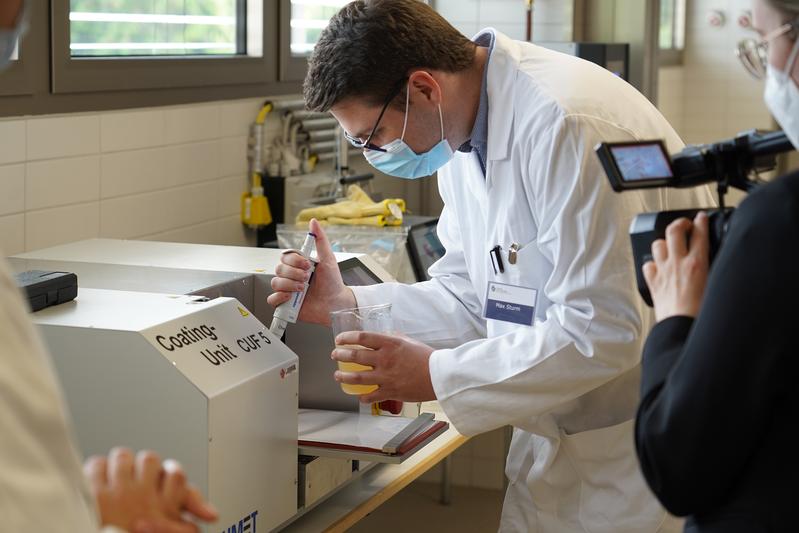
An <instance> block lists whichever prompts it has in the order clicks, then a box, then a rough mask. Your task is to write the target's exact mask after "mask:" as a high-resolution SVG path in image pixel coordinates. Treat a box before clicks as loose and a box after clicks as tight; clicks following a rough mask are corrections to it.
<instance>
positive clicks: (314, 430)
mask: <svg viewBox="0 0 799 533" xmlns="http://www.w3.org/2000/svg"><path fill="white" fill-rule="evenodd" d="M411 422H413V419H412V418H405V417H401V416H372V415H362V414H359V413H344V412H341V411H321V410H315V409H300V418H299V437H300V440H302V441H308V442H319V443H327V444H338V445H343V446H357V447H360V448H371V449H374V450H377V451H380V450H382V449H383V446H385V445H386V443H387V442H388V441H390V440H391V439H392V438H394V436H395V435H396V434H397V433H399V432H400V431H402V430H403V429H405V427H406V426H407V425H408V424H410V423H411Z"/></svg>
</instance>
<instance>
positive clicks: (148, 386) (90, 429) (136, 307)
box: [33, 288, 299, 531]
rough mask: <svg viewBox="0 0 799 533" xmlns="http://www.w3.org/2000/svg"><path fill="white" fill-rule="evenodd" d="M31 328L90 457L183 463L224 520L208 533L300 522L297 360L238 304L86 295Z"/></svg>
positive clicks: (97, 292)
mask: <svg viewBox="0 0 799 533" xmlns="http://www.w3.org/2000/svg"><path fill="white" fill-rule="evenodd" d="M33 317H34V320H35V322H36V323H37V324H38V326H39V329H40V330H41V332H42V334H43V336H44V339H45V342H46V344H47V346H48V347H49V349H50V351H51V352H52V353H53V355H54V357H53V361H54V364H55V367H56V371H57V373H58V376H59V379H60V381H61V385H62V387H63V389H64V391H65V396H66V398H67V403H68V405H69V411H70V413H72V418H73V419H74V423H75V426H76V429H77V437H78V440H79V443H80V448H81V450H82V451H83V453H84V454H85V455H90V454H106V453H107V452H108V450H109V449H110V448H112V447H114V446H119V445H125V446H130V447H131V448H133V449H154V450H157V451H158V452H159V453H160V454H162V455H163V456H165V457H174V458H179V460H180V462H181V464H182V465H183V467H184V468H185V470H186V472H187V473H188V475H189V476H190V479H191V481H192V483H194V484H195V485H197V486H198V487H199V488H200V489H201V490H202V492H203V494H206V495H207V496H208V498H209V499H210V500H211V501H213V502H214V503H215V505H216V506H217V507H218V509H219V510H220V514H221V516H220V521H219V524H218V526H219V527H217V526H216V525H214V526H209V527H208V528H207V529H206V531H215V530H219V529H221V530H223V531H227V530H228V527H229V526H238V524H239V523H240V522H241V523H242V525H244V524H249V525H250V527H251V530H253V531H254V530H255V528H256V527H259V526H260V527H261V529H262V530H264V531H266V530H269V529H272V528H273V527H276V526H277V525H279V524H280V523H282V522H283V521H285V520H287V519H289V518H290V517H292V516H293V515H294V514H295V513H296V511H297V491H296V485H295V483H296V478H297V470H296V460H297V444H296V440H297V409H296V406H297V392H298V375H299V372H298V360H297V357H296V356H295V355H294V353H292V352H291V350H289V349H288V348H287V347H286V346H285V345H284V344H283V343H281V342H280V341H279V339H276V338H274V337H273V336H272V335H271V334H270V333H269V330H268V329H267V328H266V327H265V326H264V325H263V324H262V323H261V322H259V321H258V320H257V319H256V318H255V317H254V316H253V315H252V314H251V313H249V312H247V310H246V309H245V308H244V307H243V306H242V305H241V304H240V303H239V302H238V301H237V300H235V299H232V298H218V299H215V300H208V299H207V298H201V297H196V296H170V295H163V294H151V293H144V292H126V291H115V290H104V289H88V288H84V289H81V290H80V293H79V295H78V297H77V299H76V300H75V301H72V302H68V303H65V304H61V305H58V306H55V307H50V308H47V309H44V310H42V311H39V312H38V313H35V314H34V315H33Z"/></svg>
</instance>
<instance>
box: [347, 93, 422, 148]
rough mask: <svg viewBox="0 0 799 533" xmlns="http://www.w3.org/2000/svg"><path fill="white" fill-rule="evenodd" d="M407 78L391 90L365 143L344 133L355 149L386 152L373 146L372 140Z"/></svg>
mask: <svg viewBox="0 0 799 533" xmlns="http://www.w3.org/2000/svg"><path fill="white" fill-rule="evenodd" d="M406 79H407V78H403V79H401V80H400V81H399V82H397V85H396V86H394V88H393V89H392V90H391V93H389V95H388V98H387V99H386V103H385V104H383V109H381V110H380V114H379V115H378V116H377V122H375V127H374V128H372V133H370V134H369V136H368V137H367V138H366V140H365V141H363V142H361V140H360V139H359V138H357V137H353V136H352V135H350V134H349V133H347V132H346V131H345V132H344V137H346V138H347V140H348V141H350V144H351V145H353V146H354V147H355V148H359V149H361V150H374V151H376V152H385V151H386V150H385V149H383V148H381V147H379V146H377V145H376V144H372V142H371V140H372V137H374V134H375V132H376V131H377V128H378V126H380V121H381V120H383V115H384V114H385V113H386V109H388V106H389V104H391V102H392V101H393V100H394V98H396V97H397V95H398V94H399V93H400V91H401V90H402V87H403V86H404V85H405V80H406Z"/></svg>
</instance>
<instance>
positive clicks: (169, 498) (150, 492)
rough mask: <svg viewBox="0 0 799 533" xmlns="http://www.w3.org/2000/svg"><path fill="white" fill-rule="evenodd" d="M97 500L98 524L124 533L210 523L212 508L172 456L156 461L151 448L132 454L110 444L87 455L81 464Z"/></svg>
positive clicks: (169, 532)
mask: <svg viewBox="0 0 799 533" xmlns="http://www.w3.org/2000/svg"><path fill="white" fill-rule="evenodd" d="M84 473H85V474H86V477H87V478H88V480H89V485H90V487H91V490H92V493H93V494H94V497H95V500H96V501H97V508H98V510H99V515H100V524H101V525H102V526H103V527H105V526H116V527H118V528H120V529H124V530H126V531H129V532H130V533H196V532H198V531H199V528H198V527H197V525H196V524H195V523H194V522H193V519H195V518H196V519H199V520H202V521H205V522H213V521H215V520H216V519H217V518H218V513H217V511H216V510H215V509H214V507H213V506H212V505H211V504H209V503H207V502H206V501H205V500H204V499H203V497H202V495H201V494H200V492H199V491H198V490H197V489H196V488H194V487H193V486H191V485H189V484H188V482H187V480H186V474H185V473H184V472H183V470H182V469H181V468H180V466H179V465H178V464H177V463H176V462H175V461H165V462H163V463H162V462H161V458H160V457H159V456H158V455H157V454H156V453H154V452H150V451H141V452H139V453H138V454H137V455H136V456H135V457H134V455H133V452H131V451H130V450H129V449H127V448H114V449H113V450H111V452H110V453H109V455H108V457H107V458H106V457H102V456H96V457H91V458H89V459H88V460H87V461H86V463H85V465H84Z"/></svg>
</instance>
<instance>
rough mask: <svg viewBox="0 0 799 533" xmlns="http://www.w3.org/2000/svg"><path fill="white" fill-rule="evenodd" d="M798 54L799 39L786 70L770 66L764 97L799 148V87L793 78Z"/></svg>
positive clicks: (775, 116)
mask: <svg viewBox="0 0 799 533" xmlns="http://www.w3.org/2000/svg"><path fill="white" fill-rule="evenodd" d="M797 54H799V39H797V40H796V42H795V43H794V45H793V50H791V55H790V56H788V62H787V63H786V65H785V70H777V69H775V68H774V67H773V66H771V64H769V65H768V67H767V71H766V92H765V95H764V96H765V100H766V106H767V107H768V108H769V111H771V114H772V115H774V118H775V119H776V120H777V123H778V124H779V125H780V126H781V127H782V131H784V132H785V135H787V136H788V138H789V139H790V140H791V142H792V143H793V145H794V146H795V147H796V148H799V87H797V86H796V83H795V82H794V81H793V79H792V78H791V71H793V67H794V64H795V63H796V56H797Z"/></svg>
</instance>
